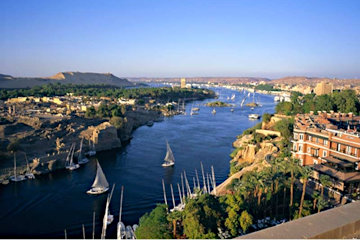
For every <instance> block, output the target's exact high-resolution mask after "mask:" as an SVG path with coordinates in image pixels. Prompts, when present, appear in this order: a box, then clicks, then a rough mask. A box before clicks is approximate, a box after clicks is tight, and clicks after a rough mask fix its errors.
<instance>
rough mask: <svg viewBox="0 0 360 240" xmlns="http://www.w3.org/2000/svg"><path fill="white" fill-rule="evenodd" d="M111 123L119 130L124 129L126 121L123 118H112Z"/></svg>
mask: <svg viewBox="0 0 360 240" xmlns="http://www.w3.org/2000/svg"><path fill="white" fill-rule="evenodd" d="M110 123H111V125H113V126H114V127H116V128H117V129H120V128H123V127H124V125H125V119H124V118H122V117H112V118H110Z"/></svg>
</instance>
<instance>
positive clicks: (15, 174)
mask: <svg viewBox="0 0 360 240" xmlns="http://www.w3.org/2000/svg"><path fill="white" fill-rule="evenodd" d="M14 176H15V180H16V152H14Z"/></svg>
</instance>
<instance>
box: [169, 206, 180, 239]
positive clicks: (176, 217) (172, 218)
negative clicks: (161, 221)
mask: <svg viewBox="0 0 360 240" xmlns="http://www.w3.org/2000/svg"><path fill="white" fill-rule="evenodd" d="M167 220H168V221H169V222H172V224H173V237H174V238H176V234H177V230H176V226H177V223H178V221H181V220H182V212H180V211H173V212H171V213H170V214H168V215H167Z"/></svg>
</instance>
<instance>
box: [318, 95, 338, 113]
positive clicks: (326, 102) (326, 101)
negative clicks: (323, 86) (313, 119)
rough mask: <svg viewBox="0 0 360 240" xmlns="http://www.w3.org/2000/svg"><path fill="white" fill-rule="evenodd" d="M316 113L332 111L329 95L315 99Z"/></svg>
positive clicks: (332, 105)
mask: <svg viewBox="0 0 360 240" xmlns="http://www.w3.org/2000/svg"><path fill="white" fill-rule="evenodd" d="M315 107H316V111H327V112H329V111H330V110H333V109H334V103H333V99H332V98H331V96H330V95H327V94H325V95H320V96H317V97H316V102H315Z"/></svg>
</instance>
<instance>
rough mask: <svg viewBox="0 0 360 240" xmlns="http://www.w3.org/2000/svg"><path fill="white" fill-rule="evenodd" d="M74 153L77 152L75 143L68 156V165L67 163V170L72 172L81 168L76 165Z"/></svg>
mask: <svg viewBox="0 0 360 240" xmlns="http://www.w3.org/2000/svg"><path fill="white" fill-rule="evenodd" d="M74 152H75V143H74V144H73V145H71V148H70V152H69V154H68V155H67V158H66V163H65V168H66V169H68V170H70V171H73V170H75V169H78V168H79V167H80V165H79V164H75V163H74Z"/></svg>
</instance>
